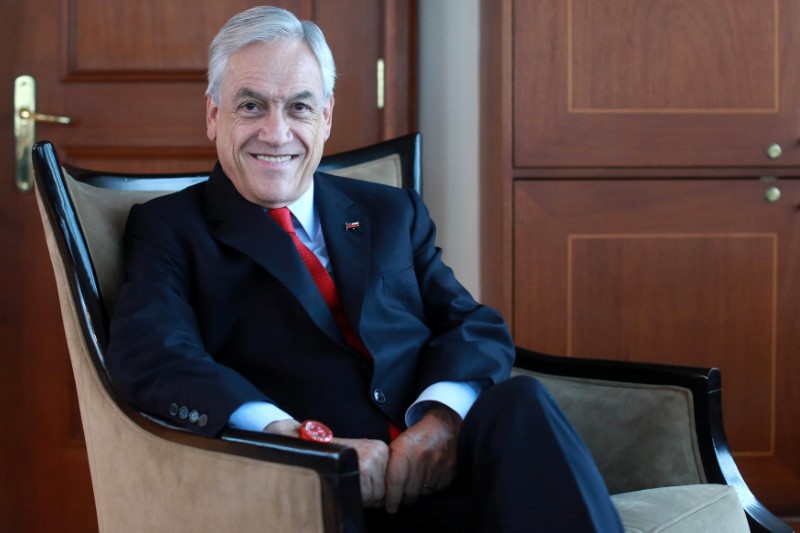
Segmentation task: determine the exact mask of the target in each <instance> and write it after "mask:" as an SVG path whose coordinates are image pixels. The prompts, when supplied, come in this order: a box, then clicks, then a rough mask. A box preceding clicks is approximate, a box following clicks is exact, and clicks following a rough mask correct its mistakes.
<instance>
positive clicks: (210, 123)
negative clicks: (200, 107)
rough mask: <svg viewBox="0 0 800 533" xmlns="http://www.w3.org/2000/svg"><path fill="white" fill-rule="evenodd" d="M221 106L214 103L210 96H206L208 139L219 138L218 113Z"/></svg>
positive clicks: (212, 140)
mask: <svg viewBox="0 0 800 533" xmlns="http://www.w3.org/2000/svg"><path fill="white" fill-rule="evenodd" d="M218 114H219V106H218V105H217V104H215V103H214V100H212V99H211V97H210V96H206V136H207V137H208V140H209V141H211V142H214V141H215V140H217V115H218Z"/></svg>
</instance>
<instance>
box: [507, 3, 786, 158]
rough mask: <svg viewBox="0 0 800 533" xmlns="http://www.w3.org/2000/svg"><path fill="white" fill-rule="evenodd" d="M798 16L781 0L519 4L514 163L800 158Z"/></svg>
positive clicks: (516, 7)
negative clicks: (775, 154) (775, 151)
mask: <svg viewBox="0 0 800 533" xmlns="http://www.w3.org/2000/svg"><path fill="white" fill-rule="evenodd" d="M798 17H800V9H799V8H798V4H797V2H793V1H791V0H699V1H698V0H659V1H657V2H640V1H638V0H607V1H604V2H596V1H593V0H536V1H532V0H516V1H515V2H514V20H513V24H514V26H513V27H514V34H513V46H514V53H515V55H517V56H521V57H525V58H526V60H525V61H521V62H518V63H517V64H515V69H514V72H515V76H514V82H513V90H514V117H515V118H514V122H513V132H514V166H515V167H517V168H537V167H573V168H574V167H617V168H619V167H631V166H637V167H659V166H667V167H708V166H716V167H726V168H730V167H769V166H775V167H782V166H785V165H787V164H788V165H797V164H800V145H798V142H797V125H798V120H800V113H798V109H800V96H798V91H797V90H796V87H797V82H798V78H797V74H796V72H797V69H796V68H795V66H794V61H793V59H792V58H796V57H797V56H798V53H800V40H798V38H797V36H796V35H797V32H795V31H793V27H795V26H796V24H797V20H798ZM543 104H544V105H543ZM610 141H613V145H614V149H609V142H610ZM773 143H777V144H779V145H780V146H781V147H782V148H783V154H782V155H781V156H780V158H779V159H776V160H772V159H770V158H769V157H768V156H767V154H766V149H767V148H768V147H769V146H770V145H771V144H773Z"/></svg>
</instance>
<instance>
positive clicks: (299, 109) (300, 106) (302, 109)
mask: <svg viewBox="0 0 800 533" xmlns="http://www.w3.org/2000/svg"><path fill="white" fill-rule="evenodd" d="M292 111H294V112H295V113H307V112H309V111H311V106H309V105H308V104H306V103H304V102H295V103H294V104H292Z"/></svg>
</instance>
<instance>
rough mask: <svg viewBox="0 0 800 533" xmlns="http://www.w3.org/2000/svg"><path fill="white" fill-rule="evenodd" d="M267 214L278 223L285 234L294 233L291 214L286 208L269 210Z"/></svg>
mask: <svg viewBox="0 0 800 533" xmlns="http://www.w3.org/2000/svg"><path fill="white" fill-rule="evenodd" d="M267 214H268V215H269V216H270V217H272V220H274V221H275V222H277V223H278V225H279V226H280V227H281V228H283V231H285V232H286V233H294V224H292V212H291V211H289V208H288V207H279V208H278V209H270V210H269V211H267Z"/></svg>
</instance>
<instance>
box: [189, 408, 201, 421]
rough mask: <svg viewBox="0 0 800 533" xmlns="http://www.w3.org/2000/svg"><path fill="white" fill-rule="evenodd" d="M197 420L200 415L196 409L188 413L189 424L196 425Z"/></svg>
mask: <svg viewBox="0 0 800 533" xmlns="http://www.w3.org/2000/svg"><path fill="white" fill-rule="evenodd" d="M199 418H200V413H199V412H198V411H197V409H192V411H191V412H190V413H189V422H191V423H192V424H196V423H197V420H198V419H199Z"/></svg>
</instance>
